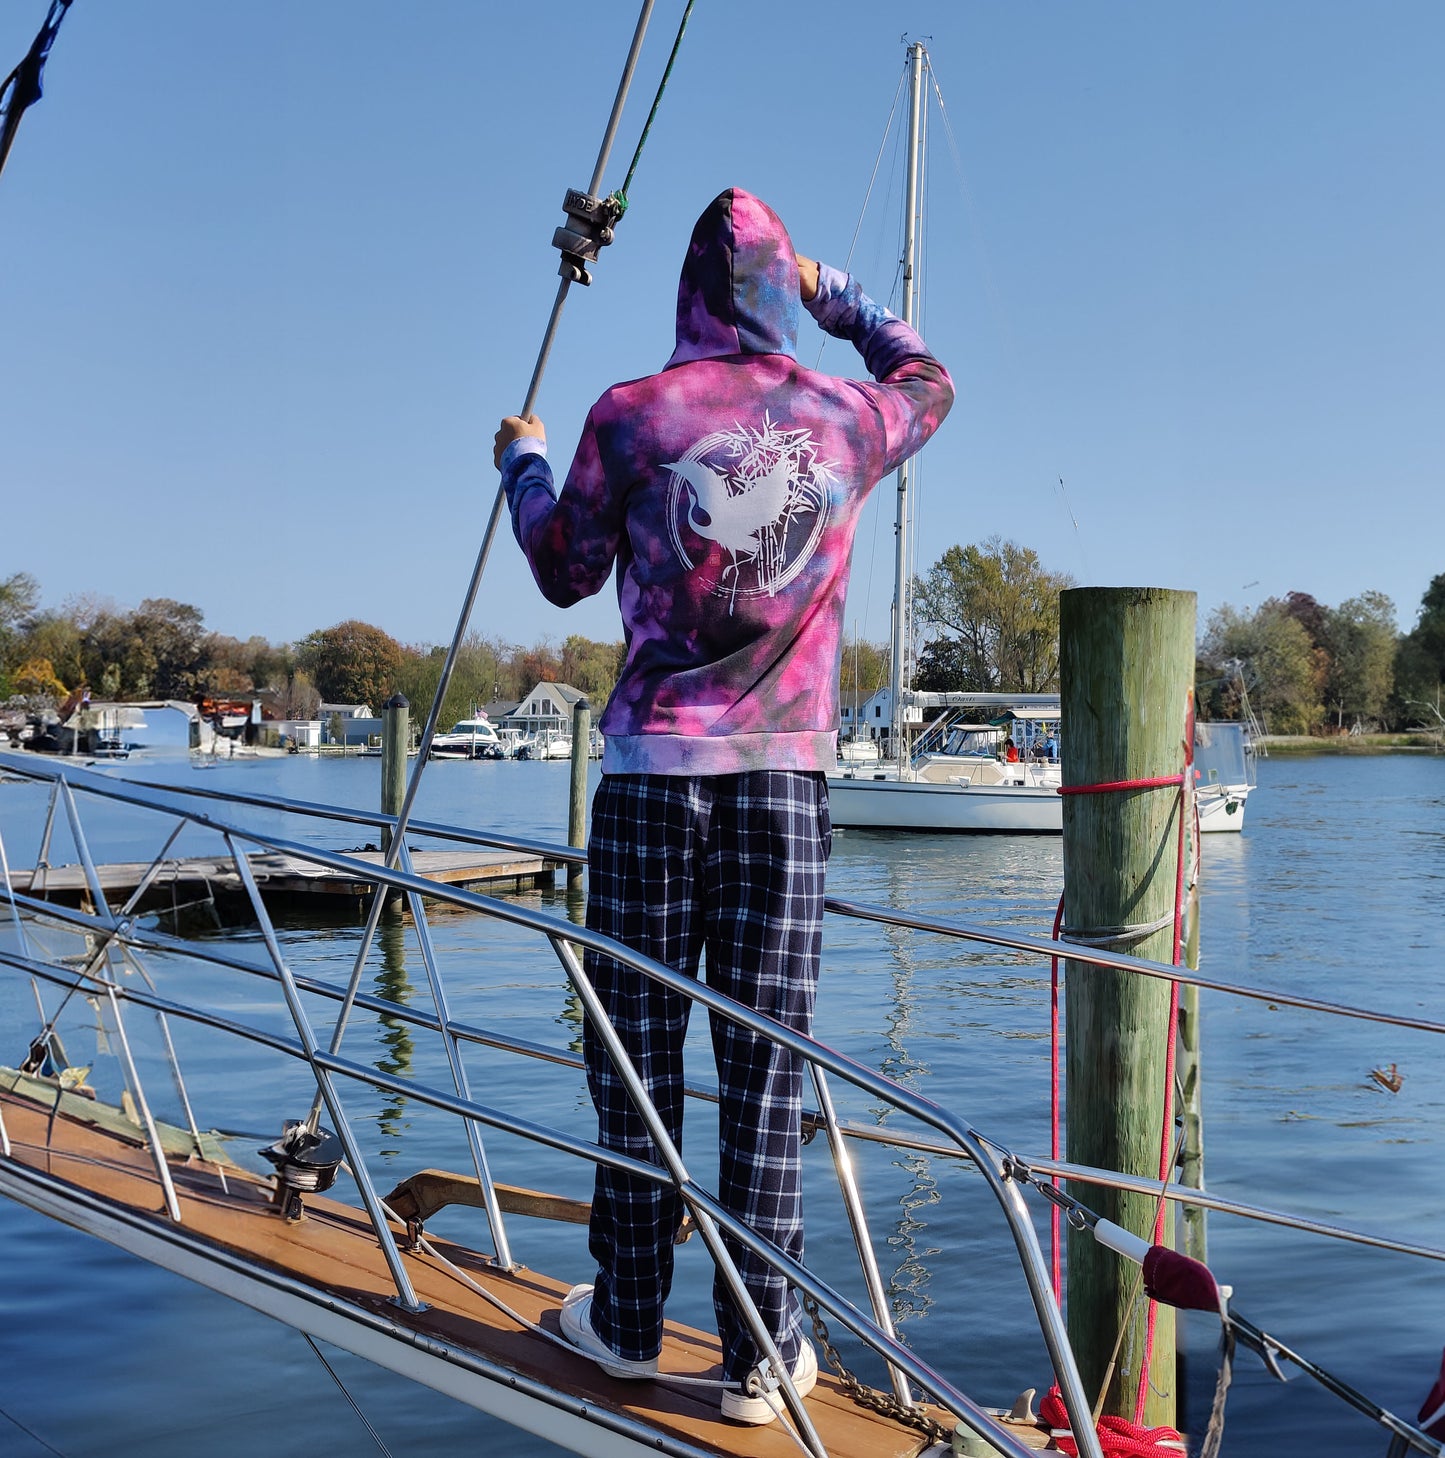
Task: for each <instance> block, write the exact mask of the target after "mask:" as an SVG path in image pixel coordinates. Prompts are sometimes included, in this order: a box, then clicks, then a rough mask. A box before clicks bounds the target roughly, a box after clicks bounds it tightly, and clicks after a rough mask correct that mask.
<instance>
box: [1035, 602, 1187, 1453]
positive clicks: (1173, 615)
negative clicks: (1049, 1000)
mask: <svg viewBox="0 0 1445 1458" xmlns="http://www.w3.org/2000/svg"><path fill="white" fill-rule="evenodd" d="M1194 617H1195V601H1194V594H1193V593H1192V592H1175V591H1170V590H1167V589H1163V588H1101V587H1083V588H1073V589H1070V590H1069V591H1066V592H1064V593H1062V594H1061V596H1060V622H1059V648H1060V677H1061V689H1062V706H1061V719H1062V724H1063V732H1064V736H1065V753H1064V755H1063V774H1064V785H1065V788H1066V789H1067V788H1068V787H1069V786H1072V785H1099V784H1108V783H1113V782H1117V781H1120V780H1138V779H1154V778H1158V777H1161V776H1166V775H1174V774H1178V773H1179V772H1180V771H1181V770H1182V768H1183V763H1184V748H1183V745H1184V734H1185V718H1186V714H1187V710H1188V702H1189V694H1190V690H1191V687H1192V683H1193V677H1194ZM1063 812H1064V846H1063V848H1064V924H1065V928H1066V930H1067V932H1069V933H1072V934H1074V935H1077V936H1078V937H1080V938H1081V939H1082V938H1090V939H1093V940H1095V941H1097V942H1101V943H1102V944H1103V945H1107V946H1110V947H1111V948H1114V949H1117V950H1120V951H1127V952H1131V953H1134V954H1135V955H1138V956H1142V957H1148V958H1151V959H1153V960H1156V961H1160V962H1169V961H1172V960H1173V952H1174V947H1173V938H1174V932H1173V926H1172V922H1171V921H1170V920H1169V917H1170V913H1171V912H1172V910H1173V907H1174V897H1175V884H1176V883H1175V877H1176V872H1177V866H1178V846H1179V794H1178V791H1177V789H1176V788H1175V787H1173V786H1170V787H1167V788H1160V789H1141V790H1130V791H1114V792H1109V793H1100V794H1075V795H1066V796H1065V798H1064V805H1063ZM1156 922H1163V923H1164V924H1163V925H1161V926H1160V928H1159V930H1157V931H1155V932H1153V933H1152V934H1149V935H1145V936H1140V935H1138V934H1137V933H1136V932H1133V931H1131V930H1126V929H1136V928H1141V927H1147V926H1151V925H1153V924H1155V923H1156ZM1121 933H1122V934H1121ZM1066 967H1067V971H1066V977H1067V995H1066V1002H1065V1007H1066V1025H1065V1026H1066V1030H1067V1031H1066V1042H1067V1063H1066V1067H1067V1073H1066V1082H1065V1089H1066V1099H1067V1105H1066V1108H1067V1121H1068V1126H1067V1156H1068V1159H1069V1161H1070V1162H1071V1163H1076V1164H1084V1165H1094V1166H1097V1167H1100V1168H1103V1169H1114V1170H1120V1171H1123V1172H1125V1173H1127V1174H1131V1175H1138V1176H1143V1177H1145V1178H1149V1179H1157V1178H1158V1175H1159V1162H1160V1143H1161V1138H1162V1137H1163V1135H1164V1129H1163V1121H1164V1106H1165V1077H1166V1059H1167V1054H1168V1046H1169V1035H1168V1017H1169V1002H1170V988H1169V985H1168V984H1167V983H1165V982H1161V981H1157V980H1155V979H1153V978H1145V977H1134V976H1131V975H1129V974H1128V973H1122V972H1112V971H1109V970H1106V969H1103V968H1093V967H1090V966H1088V965H1087V964H1085V963H1081V962H1073V961H1070V962H1068V963H1067V964H1066ZM1169 1138H1170V1140H1171V1147H1172V1140H1173V1130H1172V1127H1171V1129H1170V1131H1169ZM1073 1193H1074V1194H1075V1196H1076V1197H1077V1198H1079V1199H1081V1200H1083V1201H1085V1202H1086V1203H1087V1204H1089V1205H1090V1206H1091V1207H1092V1208H1094V1209H1095V1210H1097V1211H1098V1212H1099V1213H1100V1214H1101V1215H1103V1216H1104V1217H1106V1218H1107V1219H1109V1220H1112V1221H1114V1222H1116V1223H1117V1224H1119V1225H1122V1226H1124V1227H1125V1228H1126V1229H1128V1230H1131V1231H1133V1232H1134V1234H1136V1235H1138V1236H1141V1237H1143V1238H1144V1239H1146V1240H1151V1241H1152V1239H1153V1231H1154V1223H1155V1216H1156V1212H1157V1210H1158V1201H1157V1199H1156V1198H1153V1197H1150V1196H1145V1195H1137V1194H1128V1193H1125V1192H1121V1191H1114V1190H1108V1189H1104V1188H1102V1187H1099V1186H1084V1185H1076V1186H1075V1187H1074V1189H1073ZM1167 1229H1168V1222H1166V1232H1167ZM1166 1239H1167V1234H1166ZM1139 1276H1140V1273H1139V1268H1138V1266H1137V1265H1135V1264H1133V1263H1132V1262H1128V1261H1125V1260H1124V1259H1123V1258H1122V1257H1121V1256H1118V1255H1116V1254H1114V1252H1112V1251H1110V1250H1108V1249H1107V1248H1105V1247H1104V1246H1102V1245H1099V1244H1098V1243H1096V1242H1095V1241H1094V1240H1093V1239H1092V1238H1090V1237H1088V1236H1085V1235H1082V1234H1080V1233H1079V1232H1075V1231H1071V1232H1070V1235H1069V1261H1068V1327H1069V1337H1070V1340H1071V1342H1072V1344H1073V1347H1074V1351H1075V1352H1076V1354H1077V1355H1078V1360H1079V1367H1080V1372H1081V1374H1082V1377H1083V1381H1084V1387H1085V1389H1086V1390H1087V1391H1089V1392H1090V1393H1092V1394H1098V1393H1100V1392H1102V1393H1103V1400H1102V1403H1101V1404H1099V1403H1096V1406H1099V1408H1100V1410H1101V1411H1102V1412H1104V1413H1110V1414H1114V1415H1116V1416H1121V1417H1124V1418H1127V1419H1129V1420H1131V1421H1132V1420H1133V1419H1134V1417H1135V1398H1136V1391H1137V1388H1138V1384H1139V1380H1140V1371H1141V1364H1142V1363H1143V1360H1144V1353H1145V1342H1146V1311H1147V1303H1146V1301H1145V1300H1144V1298H1143V1297H1142V1294H1141V1287H1140V1284H1139ZM1121 1331H1123V1332H1124V1337H1123V1340H1122V1344H1121V1345H1120V1346H1119V1355H1118V1357H1117V1359H1115V1360H1113V1361H1111V1354H1112V1353H1113V1352H1114V1350H1115V1344H1116V1342H1118V1341H1119V1340H1120V1332H1121ZM1175 1385H1176V1384H1175V1336H1174V1313H1173V1311H1172V1309H1171V1308H1169V1307H1164V1306H1161V1307H1159V1308H1158V1310H1157V1315H1156V1321H1155V1333H1154V1341H1153V1353H1152V1357H1151V1359H1150V1365H1149V1392H1148V1397H1147V1401H1146V1405H1145V1411H1144V1421H1145V1422H1146V1423H1148V1424H1150V1425H1155V1424H1159V1423H1169V1424H1171V1425H1172V1424H1173V1423H1174V1421H1175Z"/></svg>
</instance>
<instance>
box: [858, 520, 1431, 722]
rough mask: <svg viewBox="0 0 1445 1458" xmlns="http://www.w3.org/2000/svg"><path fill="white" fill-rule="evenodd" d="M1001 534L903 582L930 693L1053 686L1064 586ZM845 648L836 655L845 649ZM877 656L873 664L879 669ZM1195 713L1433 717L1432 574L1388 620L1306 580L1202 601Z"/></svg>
mask: <svg viewBox="0 0 1445 1458" xmlns="http://www.w3.org/2000/svg"><path fill="white" fill-rule="evenodd" d="M1072 585H1073V583H1072V580H1071V579H1070V578H1069V577H1067V576H1065V575H1064V574H1062V573H1057V572H1052V571H1050V570H1048V569H1047V568H1045V567H1044V565H1043V564H1042V563H1041V562H1040V561H1039V559H1038V556H1037V554H1036V553H1034V552H1033V551H1031V550H1030V549H1028V548H1027V547H1021V546H1019V545H1018V544H1017V543H1015V542H1010V541H1005V540H1004V539H1003V538H1001V537H997V536H995V537H990V538H989V539H988V540H986V541H984V542H981V543H977V544H972V545H969V546H954V547H950V548H949V549H948V550H947V551H946V552H944V554H943V555H942V556H941V557H940V558H939V559H938V561H937V562H935V563H934V564H933V566H932V567H930V568H929V570H928V571H927V572H926V573H925V574H923V575H922V576H920V577H918V578H916V579H915V580H914V582H913V589H912V591H913V604H914V620H915V624H916V626H917V627H918V629H919V638H920V641H921V648H920V650H919V652H918V656H917V662H916V671H915V672H914V675H913V678H912V683H913V686H914V687H915V688H917V689H926V690H933V691H939V692H947V691H954V692H974V693H980V692H1011V693H1049V692H1053V691H1056V690H1057V689H1058V687H1059V593H1060V591H1061V590H1062V589H1064V588H1066V587H1070V586H1072ZM845 657H846V655H845ZM886 669H887V655H886V654H885V655H884V662H883V671H884V674H885V675H886ZM1195 680H1196V681H1195V692H1196V699H1197V702H1198V705H1199V714H1200V716H1201V717H1202V718H1216V719H1230V718H1237V717H1240V716H1242V714H1243V713H1244V711H1245V707H1246V704H1248V705H1249V706H1251V707H1252V708H1253V710H1254V712H1255V713H1256V714H1258V715H1259V716H1260V717H1261V718H1262V719H1263V721H1264V724H1265V727H1266V728H1267V729H1268V730H1269V731H1270V732H1271V733H1275V734H1322V733H1329V732H1336V733H1338V732H1340V731H1343V730H1346V729H1351V728H1355V727H1357V726H1358V727H1360V728H1366V729H1371V728H1379V729H1388V730H1403V729H1407V728H1411V727H1415V726H1419V725H1425V726H1429V727H1434V728H1440V727H1442V725H1445V717H1442V711H1445V703H1442V681H1445V573H1442V574H1441V575H1439V576H1437V577H1436V578H1435V579H1434V580H1433V581H1432V582H1431V583H1430V586H1429V587H1428V588H1427V589H1426V591H1425V593H1424V596H1423V597H1422V599H1421V602H1420V608H1419V612H1418V614H1417V617H1416V621H1415V624H1414V626H1413V627H1412V628H1411V629H1410V630H1409V631H1408V632H1404V633H1402V632H1401V631H1400V630H1399V628H1398V626H1397V617H1396V611H1395V605H1394V603H1393V602H1391V600H1390V599H1389V598H1388V597H1387V596H1386V595H1385V594H1384V593H1382V592H1364V593H1361V594H1360V595H1359V596H1358V597H1352V598H1350V599H1348V600H1347V601H1345V602H1342V603H1340V604H1339V606H1338V607H1329V606H1327V605H1325V604H1324V603H1321V602H1318V601H1317V600H1316V599H1315V598H1314V597H1312V596H1310V594H1309V593H1305V592H1291V593H1289V594H1287V595H1286V596H1285V597H1282V598H1270V599H1268V600H1267V601H1265V602H1263V603H1261V604H1260V606H1259V607H1257V608H1255V609H1253V610H1251V609H1248V608H1244V609H1241V608H1236V607H1234V606H1232V605H1230V604H1225V605H1224V606H1222V607H1220V608H1218V609H1216V610H1215V611H1214V612H1213V613H1212V614H1211V615H1210V617H1209V619H1208V621H1207V623H1206V624H1205V627H1204V631H1203V633H1202V635H1201V637H1200V641H1199V648H1198V657H1197V662H1196V675H1195Z"/></svg>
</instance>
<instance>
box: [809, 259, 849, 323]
mask: <svg viewBox="0 0 1445 1458" xmlns="http://www.w3.org/2000/svg"><path fill="white" fill-rule="evenodd" d="M849 282H850V279H849V276H848V275H847V274H846V273H844V272H843V270H842V269H841V268H834V267H833V266H832V265H831V264H828V263H820V264H819V265H818V292H817V293H816V294H814V295H813V297H812V298H811V299H804V300H803V307H804V308H805V309H806V310H807V311H808V312H809V313H810V314H811V315H812V316H813V318H814V319H815V320H816V321H817V324H818V327H819V328H820V329H823V330H825V331H826V332H827V333H829V334H839V333H842V332H844V331H845V330H846V328H847V325H848V321H849V317H850V316H851V314H852V312H853V306H854V302H855V301H854V300H852V299H850V298H849V297H848V284H849Z"/></svg>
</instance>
